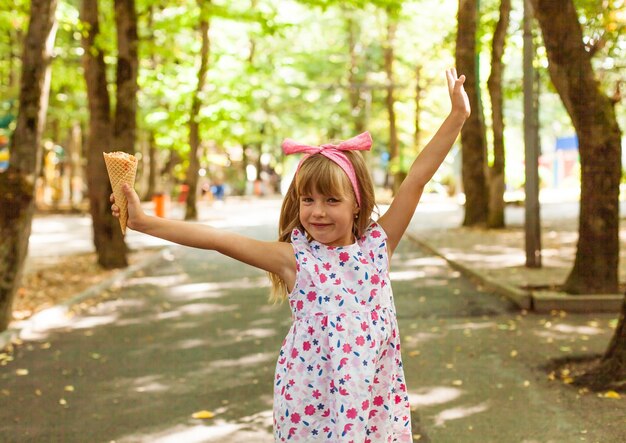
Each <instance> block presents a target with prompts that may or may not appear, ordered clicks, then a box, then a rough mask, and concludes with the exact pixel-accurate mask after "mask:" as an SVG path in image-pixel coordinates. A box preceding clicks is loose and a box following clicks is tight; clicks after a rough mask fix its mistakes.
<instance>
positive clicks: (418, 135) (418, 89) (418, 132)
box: [413, 65, 422, 152]
mask: <svg viewBox="0 0 626 443" xmlns="http://www.w3.org/2000/svg"><path fill="white" fill-rule="evenodd" d="M421 82H422V65H417V66H416V67H415V128H414V132H413V148H414V149H415V152H419V151H420V150H421V148H422V146H421V145H422V125H421V124H420V122H421V114H422V83H421Z"/></svg>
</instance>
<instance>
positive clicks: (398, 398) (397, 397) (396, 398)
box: [394, 394, 402, 404]
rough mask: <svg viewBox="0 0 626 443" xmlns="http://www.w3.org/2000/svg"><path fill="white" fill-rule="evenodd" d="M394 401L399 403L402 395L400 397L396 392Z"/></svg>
mask: <svg viewBox="0 0 626 443" xmlns="http://www.w3.org/2000/svg"><path fill="white" fill-rule="evenodd" d="M394 401H395V402H396V404H398V403H400V402H401V401H402V397H400V396H399V395H398V394H396V397H395V399H394Z"/></svg>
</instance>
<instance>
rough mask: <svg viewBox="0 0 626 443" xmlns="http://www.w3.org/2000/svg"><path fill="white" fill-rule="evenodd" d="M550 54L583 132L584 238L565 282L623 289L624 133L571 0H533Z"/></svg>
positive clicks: (581, 288)
mask: <svg viewBox="0 0 626 443" xmlns="http://www.w3.org/2000/svg"><path fill="white" fill-rule="evenodd" d="M532 5H533V10H534V13H535V16H536V18H537V20H538V22H539V26H540V27H541V31H542V34H543V40H544V44H545V47H546V51H547V55H548V61H549V66H548V72H549V74H550V79H551V80H552V83H553V84H554V87H555V88H556V90H557V92H558V93H559V96H560V97H561V100H562V101H563V104H564V105H565V109H566V110H567V113H568V114H569V116H570V118H571V120H572V123H573V125H574V128H575V129H576V133H577V134H578V142H579V151H580V162H581V169H582V175H581V202H580V216H579V238H578V245H577V251H576V259H575V262H574V267H573V269H572V271H571V272H570V274H569V276H568V278H567V281H566V282H565V290H566V291H567V292H569V293H572V294H601V293H615V292H617V283H618V280H617V263H618V258H619V243H618V225H619V213H618V209H619V198H618V197H619V182H620V177H621V132H620V129H619V126H618V124H617V120H616V117H615V109H614V107H613V103H612V101H611V99H610V98H609V97H607V96H606V95H605V94H604V93H602V91H601V90H600V86H599V83H598V81H597V80H596V78H595V75H594V71H593V68H592V66H591V55H590V53H589V52H588V51H587V50H586V49H585V45H584V42H583V34H582V29H581V26H580V24H579V22H578V15H577V12H576V9H575V7H574V4H573V2H572V1H571V0H567V1H564V2H559V4H555V3H554V2H549V1H545V0H533V1H532Z"/></svg>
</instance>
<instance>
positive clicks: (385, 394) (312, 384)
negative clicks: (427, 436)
mask: <svg viewBox="0 0 626 443" xmlns="http://www.w3.org/2000/svg"><path fill="white" fill-rule="evenodd" d="M291 241H292V244H293V248H294V253H295V255H296V262H297V265H296V266H297V268H296V270H297V276H296V284H295V286H294V288H293V291H292V292H291V293H290V294H289V305H290V307H291V310H292V314H293V315H292V316H293V324H292V326H291V328H290V330H289V333H288V334H287V337H286V338H285V340H284V341H283V344H282V347H281V350H280V354H279V358H278V364H277V366H276V375H275V380H274V383H275V384H274V438H275V440H276V441H278V442H309V441H333V442H346V443H348V442H353V443H357V442H359V443H362V442H369V443H379V442H411V441H412V440H411V419H410V408H409V401H408V395H407V388H406V384H405V379H404V372H403V369H402V359H401V356H400V336H399V334H398V324H397V320H396V315H395V307H394V303H393V294H392V291H391V285H390V282H389V263H388V261H389V257H388V254H387V238H386V235H385V232H384V231H383V230H382V228H381V227H380V226H379V225H378V224H377V223H374V222H373V223H371V224H370V226H369V227H368V229H367V230H366V232H365V233H364V235H363V236H362V237H361V238H359V239H358V240H357V242H356V243H354V244H352V245H348V246H343V247H330V246H325V245H323V244H321V243H319V242H317V241H315V240H313V241H309V240H308V239H307V237H306V234H305V233H304V232H301V231H300V230H298V229H295V230H294V231H293V233H292V235H291Z"/></svg>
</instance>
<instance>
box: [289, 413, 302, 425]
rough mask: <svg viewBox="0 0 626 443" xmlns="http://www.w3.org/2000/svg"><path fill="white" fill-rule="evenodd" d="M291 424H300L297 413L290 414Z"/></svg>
mask: <svg viewBox="0 0 626 443" xmlns="http://www.w3.org/2000/svg"><path fill="white" fill-rule="evenodd" d="M291 422H292V423H296V424H297V423H300V414H298V413H297V412H294V413H293V414H291Z"/></svg>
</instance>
